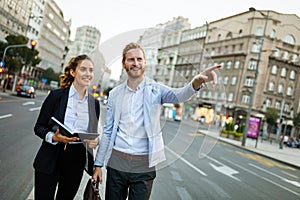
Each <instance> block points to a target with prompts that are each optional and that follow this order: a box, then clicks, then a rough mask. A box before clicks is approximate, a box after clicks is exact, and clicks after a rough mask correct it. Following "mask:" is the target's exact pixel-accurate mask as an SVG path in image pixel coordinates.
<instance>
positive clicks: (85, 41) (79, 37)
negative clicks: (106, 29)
mask: <svg viewBox="0 0 300 200" xmlns="http://www.w3.org/2000/svg"><path fill="white" fill-rule="evenodd" d="M100 38H101V33H100V31H99V30H98V29H97V28H95V27H92V26H87V25H85V26H81V27H78V28H77V29H76V34H75V39H74V41H71V44H70V45H69V47H70V50H69V52H68V55H67V57H68V58H70V57H72V56H74V55H79V54H88V53H90V52H92V51H94V50H95V49H96V48H98V47H99V43H100Z"/></svg>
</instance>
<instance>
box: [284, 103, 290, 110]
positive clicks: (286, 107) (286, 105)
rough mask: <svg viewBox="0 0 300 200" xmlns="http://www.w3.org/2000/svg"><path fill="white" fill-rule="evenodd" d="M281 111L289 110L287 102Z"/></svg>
mask: <svg viewBox="0 0 300 200" xmlns="http://www.w3.org/2000/svg"><path fill="white" fill-rule="evenodd" d="M283 111H284V112H289V111H290V106H289V104H287V103H286V104H284V107H283Z"/></svg>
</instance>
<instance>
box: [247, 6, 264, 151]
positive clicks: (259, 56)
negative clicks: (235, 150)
mask: <svg viewBox="0 0 300 200" xmlns="http://www.w3.org/2000/svg"><path fill="white" fill-rule="evenodd" d="M249 10H250V11H253V12H255V11H256V9H255V8H250V9H249ZM258 12H259V13H260V14H261V15H263V16H264V17H265V26H264V30H263V36H262V38H261V42H260V45H259V53H258V59H257V64H256V68H255V74H254V81H253V86H252V94H251V96H250V101H249V105H248V111H247V117H246V124H245V129H244V134H243V138H242V146H245V144H246V138H247V134H248V126H249V121H250V116H251V112H252V106H253V99H254V95H255V90H256V84H257V76H258V73H259V71H258V70H259V64H260V61H261V54H262V48H263V45H264V40H265V36H266V29H267V23H268V18H269V11H268V13H267V15H265V14H264V13H262V12H260V11H258Z"/></svg>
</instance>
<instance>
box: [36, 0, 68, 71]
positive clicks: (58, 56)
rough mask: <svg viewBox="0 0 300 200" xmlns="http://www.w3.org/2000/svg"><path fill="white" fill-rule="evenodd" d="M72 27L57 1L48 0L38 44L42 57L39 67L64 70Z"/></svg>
mask: <svg viewBox="0 0 300 200" xmlns="http://www.w3.org/2000/svg"><path fill="white" fill-rule="evenodd" d="M70 27H71V20H69V21H66V20H65V19H64V15H63V11H62V10H61V9H60V8H59V6H58V5H57V4H56V2H55V1H54V0H46V1H45V8H44V14H43V20H42V24H41V27H40V35H39V37H38V46H37V49H38V51H39V57H40V58H41V59H42V61H41V63H40V65H39V67H41V68H42V69H44V70H46V69H48V68H52V69H53V70H54V71H55V72H57V73H58V72H62V70H63V65H64V62H65V58H66V54H67V52H68V41H69V38H70Z"/></svg>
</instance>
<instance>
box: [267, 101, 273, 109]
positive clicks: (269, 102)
mask: <svg viewBox="0 0 300 200" xmlns="http://www.w3.org/2000/svg"><path fill="white" fill-rule="evenodd" d="M271 103H272V102H271V100H270V99H266V107H267V108H268V107H271Z"/></svg>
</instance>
